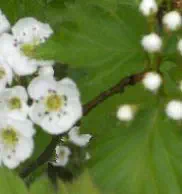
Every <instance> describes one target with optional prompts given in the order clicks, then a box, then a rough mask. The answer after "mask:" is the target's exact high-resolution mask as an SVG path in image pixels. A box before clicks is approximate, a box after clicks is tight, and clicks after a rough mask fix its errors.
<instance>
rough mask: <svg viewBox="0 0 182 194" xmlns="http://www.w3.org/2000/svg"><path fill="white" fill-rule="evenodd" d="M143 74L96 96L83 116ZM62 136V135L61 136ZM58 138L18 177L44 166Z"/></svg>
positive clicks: (120, 91) (134, 82) (140, 78)
mask: <svg viewBox="0 0 182 194" xmlns="http://www.w3.org/2000/svg"><path fill="white" fill-rule="evenodd" d="M144 74H145V72H141V73H138V74H134V75H131V76H128V77H126V78H124V79H122V80H121V81H120V82H119V83H117V84H116V85H114V86H113V87H111V88H109V89H108V90H105V91H104V92H102V93H101V94H100V95H98V96H96V97H95V98H94V99H93V100H91V101H90V102H88V103H87V104H85V105H84V106H83V116H86V115H87V114H88V113H89V112H91V110H93V109H94V108H96V107H97V106H98V105H99V104H101V103H103V102H104V101H105V100H107V99H108V98H109V97H111V96H114V95H115V94H118V93H123V92H124V89H125V87H127V86H132V85H135V84H136V83H138V82H140V81H141V80H142V78H143V76H144ZM61 136H62V135H61ZM59 139H60V136H53V137H52V141H51V142H50V144H49V145H48V146H47V147H46V149H45V150H44V152H43V153H42V154H41V155H40V156H39V157H38V158H37V160H36V161H34V162H32V163H31V164H30V165H29V166H28V167H27V168H25V169H23V171H22V172H21V173H20V177H22V178H26V177H27V176H28V175H29V174H31V173H32V172H33V171H35V170H36V169H37V168H38V167H39V166H41V165H43V164H45V163H46V162H48V161H49V159H50V158H51V156H52V154H53V152H54V149H55V147H56V145H57V144H58V142H59Z"/></svg>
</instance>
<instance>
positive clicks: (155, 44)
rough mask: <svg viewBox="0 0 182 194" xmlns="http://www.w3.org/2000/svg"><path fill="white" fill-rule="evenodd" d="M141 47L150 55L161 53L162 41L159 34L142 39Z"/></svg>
mask: <svg viewBox="0 0 182 194" xmlns="http://www.w3.org/2000/svg"><path fill="white" fill-rule="evenodd" d="M141 45H142V46H143V48H144V50H145V51H147V52H149V53H154V52H159V51H160V50H161V47H162V40H161V38H160V37H159V36H158V35H157V34H155V33H151V34H148V35H145V36H144V37H143V38H142V40H141Z"/></svg>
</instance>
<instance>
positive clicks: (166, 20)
mask: <svg viewBox="0 0 182 194" xmlns="http://www.w3.org/2000/svg"><path fill="white" fill-rule="evenodd" d="M162 21H163V24H164V25H165V27H166V28H167V29H169V30H171V31H175V30H177V29H179V28H180V26H181V24H182V18H181V15H180V13H178V12H177V11H171V12H169V13H167V14H166V15H164V17H163V20H162Z"/></svg>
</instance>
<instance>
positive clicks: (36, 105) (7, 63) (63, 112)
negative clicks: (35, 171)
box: [0, 11, 90, 168]
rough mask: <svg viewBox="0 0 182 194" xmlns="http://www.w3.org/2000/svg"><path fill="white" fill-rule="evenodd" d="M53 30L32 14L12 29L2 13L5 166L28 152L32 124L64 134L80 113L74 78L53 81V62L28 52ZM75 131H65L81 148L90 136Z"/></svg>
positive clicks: (0, 100) (0, 149) (1, 153)
mask: <svg viewBox="0 0 182 194" xmlns="http://www.w3.org/2000/svg"><path fill="white" fill-rule="evenodd" d="M52 34H53V30H52V28H51V27H50V25H49V24H45V23H42V22H40V21H38V20H36V19H35V18H31V17H28V18H22V19H20V20H19V21H17V23H15V24H14V26H12V27H11V25H10V22H9V21H8V19H7V18H6V16H5V15H4V14H3V13H2V11H0V165H5V166H7V167H8V168H16V167H17V166H18V165H19V164H20V163H21V162H24V161H25V160H26V159H28V158H29V157H30V156H31V155H32V153H33V148H34V140H33V137H34V134H35V132H36V129H35V126H36V125H39V126H40V127H41V128H42V129H43V130H44V131H46V132H48V133H49V134H56V135H57V134H62V133H65V132H68V131H69V129H70V128H72V127H73V125H74V124H75V123H76V122H77V121H78V120H79V119H80V118H81V117H82V105H81V101H80V94H79V90H78V88H77V86H76V84H75V83H74V81H72V80H71V79H69V78H64V79H62V80H59V81H57V80H56V78H55V77H54V69H53V65H54V61H49V60H48V61H47V60H36V59H33V58H30V57H29V55H27V54H29V52H31V50H32V49H33V48H34V47H35V46H37V45H39V44H43V43H44V42H45V41H46V40H47V39H48V38H49V37H50V36H51V35H52ZM37 75H38V76H37ZM25 80H26V81H25ZM25 82H26V84H25ZM77 133H78V130H77V129H75V130H71V131H70V132H69V137H70V141H72V142H74V143H75V144H76V145H81V146H84V145H85V144H86V143H87V142H88V141H89V139H90V136H87V135H86V136H84V135H83V136H78V135H77ZM61 150H62V151H63V150H64V151H66V152H67V155H70V154H71V153H70V152H69V150H68V149H62V148H61V149H58V148H56V152H57V153H61V152H62V151H61ZM64 163H66V162H64Z"/></svg>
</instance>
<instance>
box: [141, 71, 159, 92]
mask: <svg viewBox="0 0 182 194" xmlns="http://www.w3.org/2000/svg"><path fill="white" fill-rule="evenodd" d="M142 82H143V85H144V87H145V88H146V89H148V90H150V91H152V92H156V91H157V90H158V89H159V87H160V86H161V84H162V78H161V76H160V75H159V74H158V73H156V72H148V73H146V74H145V76H144V78H143V80H142Z"/></svg>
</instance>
